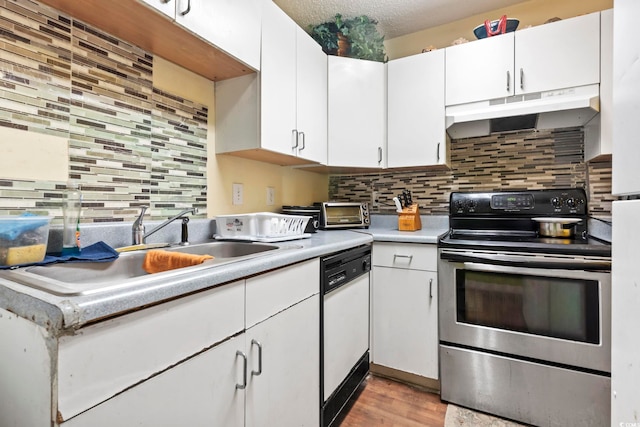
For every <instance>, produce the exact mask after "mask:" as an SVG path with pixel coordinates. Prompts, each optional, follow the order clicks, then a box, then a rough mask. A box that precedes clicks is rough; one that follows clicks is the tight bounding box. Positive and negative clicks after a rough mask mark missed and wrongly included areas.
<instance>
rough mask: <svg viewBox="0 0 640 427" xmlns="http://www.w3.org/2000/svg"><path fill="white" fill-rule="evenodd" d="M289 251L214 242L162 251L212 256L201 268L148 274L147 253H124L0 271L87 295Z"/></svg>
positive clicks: (44, 286) (30, 283)
mask: <svg viewBox="0 0 640 427" xmlns="http://www.w3.org/2000/svg"><path fill="white" fill-rule="evenodd" d="M283 249H287V248H282V247H278V246H275V245H268V244H261V243H248V242H211V243H203V244H198V245H192V246H179V247H169V248H165V249H163V250H166V251H175V252H184V253H189V254H195V255H205V254H206V255H211V256H213V257H214V259H212V260H207V261H205V262H203V263H202V264H199V265H196V266H191V267H184V268H180V269H176V270H170V271H166V272H162V273H155V274H148V273H147V272H146V271H144V270H143V269H142V263H143V261H144V257H145V255H146V253H147V251H134V252H125V253H121V254H120V257H119V258H118V259H116V260H114V261H112V262H75V263H61V264H51V265H46V266H34V267H26V268H20V269H16V270H4V271H0V277H3V278H5V279H8V280H11V281H14V282H18V283H21V284H23V285H27V286H30V287H34V288H37V289H41V290H44V291H47V292H50V293H53V294H56V295H88V294H93V293H98V292H104V291H108V290H114V289H119V288H124V287H129V286H133V285H139V284H143V283H148V282H151V281H155V280H161V279H162V280H167V279H170V278H172V277H174V276H177V275H182V274H185V273H189V272H194V271H198V270H201V269H205V268H211V267H215V266H217V265H222V264H228V263H230V262H238V261H242V260H246V259H250V258H254V257H257V256H261V255H264V254H267V253H270V252H273V251H279V250H283Z"/></svg>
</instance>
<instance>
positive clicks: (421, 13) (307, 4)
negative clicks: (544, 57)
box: [274, 0, 524, 40]
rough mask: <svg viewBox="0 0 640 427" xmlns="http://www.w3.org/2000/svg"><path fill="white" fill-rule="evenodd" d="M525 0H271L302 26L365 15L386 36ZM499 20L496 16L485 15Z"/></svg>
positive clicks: (420, 28)
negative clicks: (373, 20)
mask: <svg viewBox="0 0 640 427" xmlns="http://www.w3.org/2000/svg"><path fill="white" fill-rule="evenodd" d="M523 1H524V0H274V2H275V3H276V4H277V5H278V6H280V8H281V9H282V10H284V11H285V12H286V13H287V15H289V16H290V17H292V18H293V20H294V21H296V22H297V23H298V25H300V26H301V27H302V28H304V29H305V30H307V29H308V28H309V25H316V24H320V23H322V22H325V21H328V20H330V19H331V18H333V17H334V16H335V15H336V13H340V14H342V16H345V17H354V16H359V15H368V16H369V17H370V18H372V19H375V20H377V21H378V30H379V31H380V33H381V34H383V35H384V36H385V39H387V40H388V39H392V38H394V37H398V36H402V35H405V34H409V33H414V32H416V31H420V30H424V29H426V28H431V27H436V26H438V25H442V24H446V23H449V22H453V21H457V20H460V19H464V18H467V17H469V16H473V15H477V14H480V13H482V12H487V11H491V10H495V9H500V8H502V7H505V6H510V5H513V4H516V3H522V2H523ZM487 18H491V19H498V18H499V16H497V17H493V16H492V17H487Z"/></svg>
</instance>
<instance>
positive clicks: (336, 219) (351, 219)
mask: <svg viewBox="0 0 640 427" xmlns="http://www.w3.org/2000/svg"><path fill="white" fill-rule="evenodd" d="M326 213H327V224H331V225H335V224H359V223H360V222H362V220H361V219H360V206H327V207H326Z"/></svg>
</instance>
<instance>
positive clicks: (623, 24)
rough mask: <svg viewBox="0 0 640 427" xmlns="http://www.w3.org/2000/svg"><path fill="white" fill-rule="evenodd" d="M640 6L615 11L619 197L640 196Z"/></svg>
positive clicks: (629, 0)
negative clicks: (639, 139)
mask: <svg viewBox="0 0 640 427" xmlns="http://www.w3.org/2000/svg"><path fill="white" fill-rule="evenodd" d="M639 19H640V2H638V1H637V0H616V3H615V7H614V8H613V20H614V22H615V25H614V26H613V46H614V48H613V106H614V109H615V115H614V116H613V137H614V138H613V160H612V161H613V164H612V171H613V176H612V180H613V181H612V187H613V194H615V195H628V194H639V193H640V178H639V177H638V159H640V144H639V143H638V136H637V135H638V118H639V117H640V102H638V93H639V92H640V61H638V58H640V44H639V43H638V42H637V39H636V37H637V28H638V22H640V21H639Z"/></svg>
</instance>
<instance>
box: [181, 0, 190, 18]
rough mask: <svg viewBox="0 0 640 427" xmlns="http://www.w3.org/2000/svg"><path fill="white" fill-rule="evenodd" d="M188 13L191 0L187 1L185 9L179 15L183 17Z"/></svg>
mask: <svg viewBox="0 0 640 427" xmlns="http://www.w3.org/2000/svg"><path fill="white" fill-rule="evenodd" d="M189 12H191V0H187V8H186V9H185V10H183V11H182V12H180V15H182V16H184V15H186V14H187V13H189Z"/></svg>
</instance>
